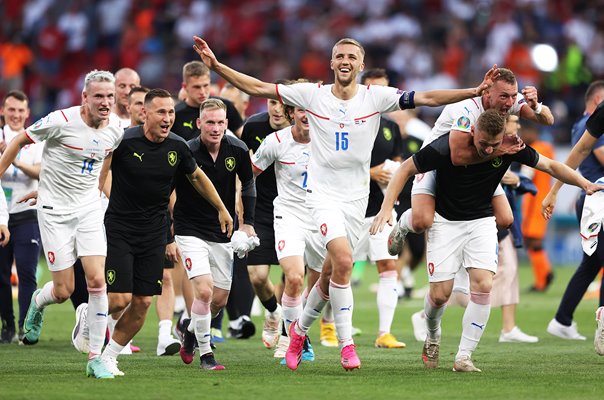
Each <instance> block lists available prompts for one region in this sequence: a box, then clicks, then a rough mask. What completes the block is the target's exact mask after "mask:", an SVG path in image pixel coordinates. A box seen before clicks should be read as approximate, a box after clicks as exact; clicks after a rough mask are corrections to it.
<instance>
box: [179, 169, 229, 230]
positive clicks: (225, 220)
mask: <svg viewBox="0 0 604 400" xmlns="http://www.w3.org/2000/svg"><path fill="white" fill-rule="evenodd" d="M187 178H189V182H191V185H193V187H194V188H195V190H197V192H198V193H199V194H200V195H202V196H203V198H204V199H206V200H207V201H209V202H210V204H211V205H212V206H214V208H215V209H216V210H218V219H219V221H220V228H221V230H222V232H223V233H227V235H228V237H231V234H232V233H233V218H231V215H230V214H229V211H228V210H227V209H226V207H225V206H224V203H223V202H222V200H221V199H220V196H219V195H218V192H217V191H216V188H215V187H214V184H213V183H212V181H211V180H210V178H208V176H207V175H206V174H205V173H204V172H203V171H202V170H201V169H200V168H199V167H198V168H197V169H195V171H194V172H193V173H192V174H190V175H187Z"/></svg>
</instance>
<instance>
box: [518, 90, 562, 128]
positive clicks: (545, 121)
mask: <svg viewBox="0 0 604 400" xmlns="http://www.w3.org/2000/svg"><path fill="white" fill-rule="evenodd" d="M522 95H523V96H524V99H525V100H526V104H527V105H528V107H522V108H521V109H520V117H522V118H524V119H528V120H531V121H533V122H536V123H538V124H541V125H553V124H554V115H553V114H552V111H551V110H550V109H549V107H548V106H545V105H543V104H542V103H539V98H538V95H537V89H536V88H535V87H534V86H527V87H525V88H524V89H522Z"/></svg>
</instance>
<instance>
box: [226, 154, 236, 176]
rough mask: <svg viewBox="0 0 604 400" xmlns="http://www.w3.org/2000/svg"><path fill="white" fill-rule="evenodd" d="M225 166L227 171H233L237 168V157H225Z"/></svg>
mask: <svg viewBox="0 0 604 400" xmlns="http://www.w3.org/2000/svg"><path fill="white" fill-rule="evenodd" d="M224 166H225V167H226V169H227V171H229V172H233V170H234V169H235V157H227V158H225V159H224Z"/></svg>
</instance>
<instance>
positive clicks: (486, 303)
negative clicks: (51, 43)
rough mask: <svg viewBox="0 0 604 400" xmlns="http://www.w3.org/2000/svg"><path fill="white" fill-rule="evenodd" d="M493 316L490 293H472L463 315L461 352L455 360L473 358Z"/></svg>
mask: <svg viewBox="0 0 604 400" xmlns="http://www.w3.org/2000/svg"><path fill="white" fill-rule="evenodd" d="M490 314H491V295H490V293H480V292H471V293H470V302H469V303H468V307H467V308H466V311H465V312H464V314H463V321H462V328H463V329H462V332H461V340H460V342H459V351H458V352H457V356H456V357H455V358H459V357H461V356H468V357H471V356H472V352H474V350H476V346H478V342H480V338H481V337H482V334H483V333H484V330H485V328H486V326H487V322H488V321H489V315H490Z"/></svg>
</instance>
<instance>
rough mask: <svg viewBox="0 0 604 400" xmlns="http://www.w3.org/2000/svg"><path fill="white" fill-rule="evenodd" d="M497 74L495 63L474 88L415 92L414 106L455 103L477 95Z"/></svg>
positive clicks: (491, 82)
mask: <svg viewBox="0 0 604 400" xmlns="http://www.w3.org/2000/svg"><path fill="white" fill-rule="evenodd" d="M498 75H499V69H498V68H497V65H493V67H492V68H491V69H490V70H488V71H487V73H486V74H485V75H484V79H483V81H482V82H481V83H480V85H478V86H477V87H475V88H468V89H451V90H429V91H427V92H415V96H414V102H415V106H416V107H419V106H429V107H438V106H443V105H445V104H451V103H457V102H458V101H462V100H465V99H469V98H471V97H477V96H480V95H481V94H482V92H484V91H485V90H487V89H488V88H489V87H491V85H493V79H495V78H496V77H497V76H498Z"/></svg>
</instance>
